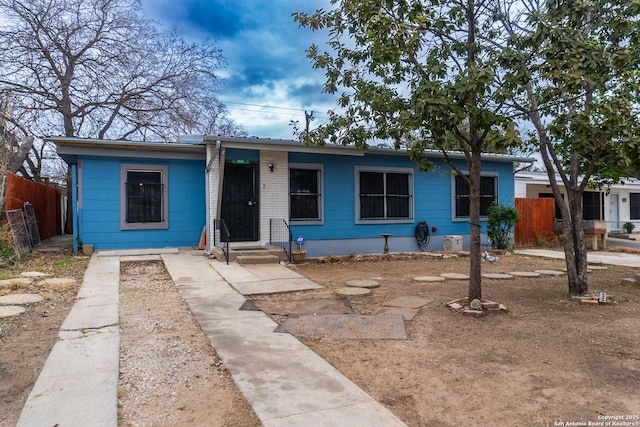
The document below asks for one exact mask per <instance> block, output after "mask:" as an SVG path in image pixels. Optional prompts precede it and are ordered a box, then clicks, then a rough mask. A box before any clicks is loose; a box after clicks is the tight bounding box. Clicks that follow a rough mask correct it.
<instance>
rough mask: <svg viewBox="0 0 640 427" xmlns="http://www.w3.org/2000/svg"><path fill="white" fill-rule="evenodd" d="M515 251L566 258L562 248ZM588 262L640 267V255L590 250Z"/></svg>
mask: <svg viewBox="0 0 640 427" xmlns="http://www.w3.org/2000/svg"><path fill="white" fill-rule="evenodd" d="M515 252H516V253H517V254H520V255H529V256H539V257H545V258H556V259H565V257H564V251H562V250H551V249H519V250H516V251H515ZM587 262H590V263H600V264H609V265H619V266H623V267H639V268H640V255H638V254H627V253H624V252H588V253H587Z"/></svg>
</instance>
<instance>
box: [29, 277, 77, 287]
mask: <svg viewBox="0 0 640 427" xmlns="http://www.w3.org/2000/svg"><path fill="white" fill-rule="evenodd" d="M77 283H78V282H77V281H76V279H73V278H71V277H52V278H50V279H44V280H41V281H40V283H39V284H40V285H41V286H72V285H75V284H77Z"/></svg>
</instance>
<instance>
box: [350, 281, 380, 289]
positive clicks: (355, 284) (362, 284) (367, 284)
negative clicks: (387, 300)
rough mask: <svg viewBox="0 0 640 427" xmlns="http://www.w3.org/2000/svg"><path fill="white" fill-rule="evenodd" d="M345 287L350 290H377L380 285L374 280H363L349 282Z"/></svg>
mask: <svg viewBox="0 0 640 427" xmlns="http://www.w3.org/2000/svg"><path fill="white" fill-rule="evenodd" d="M346 285H347V286H348V287H350V288H369V289H371V288H377V287H379V286H380V283H378V282H377V281H375V280H367V279H363V280H349V281H348V282H347V283H346Z"/></svg>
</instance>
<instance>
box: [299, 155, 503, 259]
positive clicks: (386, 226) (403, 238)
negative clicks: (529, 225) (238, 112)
mask: <svg viewBox="0 0 640 427" xmlns="http://www.w3.org/2000/svg"><path fill="white" fill-rule="evenodd" d="M289 162H291V163H322V164H323V165H324V175H323V179H324V182H323V192H324V199H323V201H324V224H318V225H297V224H295V222H294V223H292V226H291V229H292V232H293V234H294V237H295V236H297V235H302V236H304V238H305V241H306V243H305V249H307V250H308V251H309V252H310V255H311V256H314V255H326V254H330V253H332V254H339V253H342V254H344V253H351V252H354V253H379V252H381V251H382V246H383V240H382V238H381V237H380V234H381V233H390V234H393V237H392V238H391V239H390V247H391V251H392V252H393V251H396V252H398V251H415V250H418V246H417V244H416V243H415V238H414V233H415V227H416V224H417V223H418V222H420V221H426V222H427V223H428V224H429V227H430V228H431V227H437V231H436V232H435V233H432V236H431V244H430V245H429V247H428V249H429V250H439V249H442V237H443V236H444V235H451V234H453V235H462V236H465V237H466V238H467V239H466V241H465V246H466V247H468V235H469V223H468V220H456V219H455V218H454V217H453V216H454V214H453V212H452V204H451V200H452V197H453V189H452V178H451V168H450V167H449V166H447V165H445V163H444V161H443V160H442V159H434V163H435V165H434V167H433V168H432V169H431V170H430V171H429V172H421V171H420V170H418V169H417V167H416V166H415V164H414V163H413V162H411V160H409V159H408V157H405V156H399V155H393V154H391V155H381V154H367V155H365V156H364V157H348V156H334V155H317V154H307V153H290V154H289ZM355 166H378V167H402V168H413V170H414V172H413V174H414V185H413V188H414V190H413V191H414V221H413V222H412V223H400V224H393V223H384V222H382V223H379V224H357V223H356V212H355V209H356V205H355V200H356V190H355V187H354V179H355V176H354V174H355V171H354V167H355ZM457 166H458V167H459V168H460V169H461V170H463V171H465V170H467V166H466V162H464V161H463V160H461V161H458V162H457ZM482 171H483V173H491V174H495V175H497V177H498V201H499V202H500V203H504V204H513V203H514V179H513V165H512V163H510V162H491V161H485V162H483V167H482ZM482 225H483V227H482V230H483V233H484V232H485V230H486V222H483V223H482ZM342 239H345V240H343V241H342V242H336V240H338V241H339V240H342ZM346 239H349V240H350V241H346ZM371 239H375V240H371ZM394 249H395V250H394Z"/></svg>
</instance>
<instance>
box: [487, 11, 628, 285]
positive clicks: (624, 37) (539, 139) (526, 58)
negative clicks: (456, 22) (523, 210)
mask: <svg viewBox="0 0 640 427" xmlns="http://www.w3.org/2000/svg"><path fill="white" fill-rule="evenodd" d="M497 12H498V13H497V15H496V16H497V17H498V18H499V19H500V20H501V22H502V23H503V25H504V28H505V29H506V30H507V32H508V37H507V38H505V39H501V40H500V41H499V42H500V43H502V46H501V48H502V51H503V54H502V59H501V64H502V65H503V66H504V67H505V69H508V70H509V71H508V72H506V73H505V74H504V75H503V76H502V77H503V84H502V87H503V90H504V96H505V100H507V102H509V103H510V104H511V105H512V106H513V107H514V108H515V109H516V110H518V111H519V112H521V113H522V114H523V116H524V117H525V118H527V119H528V120H529V121H530V123H531V124H532V126H533V129H535V131H534V132H532V140H533V142H534V143H535V145H537V146H538V147H539V151H540V153H541V156H542V160H543V162H544V164H545V167H546V170H547V173H548V177H549V181H550V184H551V188H552V189H553V194H554V197H555V201H556V204H557V205H558V207H559V208H560V209H559V211H560V213H561V218H562V237H563V245H564V253H565V257H566V264H567V271H568V281H569V292H570V293H571V294H572V295H582V294H584V293H586V292H587V290H588V285H587V247H586V240H585V233H584V228H583V209H582V207H583V202H582V200H583V193H584V191H585V190H586V189H587V188H589V186H596V187H598V186H602V185H606V184H607V183H611V182H616V181H619V180H620V179H621V178H623V175H624V174H626V173H629V172H630V171H633V172H636V173H637V171H638V169H640V163H639V162H638V159H639V158H640V134H639V131H640V127H639V126H638V125H639V122H638V117H639V114H640V108H639V107H640V105H639V104H638V101H639V99H638V93H639V90H640V28H639V22H640V1H638V0H633V1H630V0H591V1H578V0H569V1H567V0H549V1H546V2H540V1H537V0H522V1H510V0H506V1H504V2H501V6H500V8H499V9H497ZM558 177H559V178H558ZM561 186H564V188H565V189H566V193H567V198H566V200H565V199H564V198H563V196H562V194H561V189H560V187H561Z"/></svg>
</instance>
